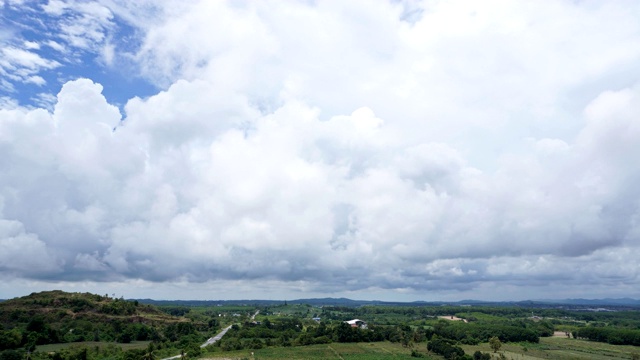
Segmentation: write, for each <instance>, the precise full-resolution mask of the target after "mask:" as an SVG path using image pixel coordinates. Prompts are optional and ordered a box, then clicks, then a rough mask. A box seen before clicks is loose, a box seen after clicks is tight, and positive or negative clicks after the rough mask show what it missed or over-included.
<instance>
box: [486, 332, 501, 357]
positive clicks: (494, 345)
mask: <svg viewBox="0 0 640 360" xmlns="http://www.w3.org/2000/svg"><path fill="white" fill-rule="evenodd" d="M489 346H490V347H491V349H492V350H493V352H494V353H495V352H498V350H500V348H501V347H502V343H501V342H500V339H498V337H497V336H494V337H492V338H491V339H489Z"/></svg>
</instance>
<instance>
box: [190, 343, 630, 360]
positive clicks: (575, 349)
mask: <svg viewBox="0 0 640 360" xmlns="http://www.w3.org/2000/svg"><path fill="white" fill-rule="evenodd" d="M462 348H463V349H464V350H465V352H466V353H467V354H469V355H473V353H474V352H475V351H477V350H479V351H482V352H486V353H492V351H491V349H490V348H489V344H487V343H484V344H479V345H476V346H468V345H463V346H462ZM414 349H416V350H418V351H420V352H421V353H423V354H426V353H427V351H426V345H425V343H421V344H417V345H416V346H414ZM500 353H503V354H504V355H505V356H506V358H507V359H510V360H539V359H557V360H581V359H585V360H612V359H632V354H640V348H638V347H634V346H618V345H609V344H603V343H596V342H590V341H583V340H574V339H566V338H560V337H555V338H542V339H541V340H540V344H529V343H523V344H503V345H502V349H501V350H500ZM252 354H253V355H252ZM202 358H203V359H209V360H223V359H225V360H230V359H250V360H254V359H287V360H302V359H306V360H314V359H318V360H320V359H342V360H365V359H366V360H390V359H415V358H413V357H411V350H410V349H407V348H403V347H402V346H401V345H399V344H394V343H389V342H377V343H352V344H341V343H333V344H325V345H311V346H298V347H285V348H267V349H261V350H242V351H230V352H225V353H212V354H208V355H204V356H203V357H202ZM494 358H495V359H497V355H495V354H494ZM425 359H442V357H440V356H436V355H427V357H425Z"/></svg>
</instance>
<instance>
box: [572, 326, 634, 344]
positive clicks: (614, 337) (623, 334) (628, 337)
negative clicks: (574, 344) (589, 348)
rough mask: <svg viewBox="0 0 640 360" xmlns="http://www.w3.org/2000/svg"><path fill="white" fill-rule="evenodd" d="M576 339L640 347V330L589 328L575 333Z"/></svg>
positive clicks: (583, 328)
mask: <svg viewBox="0 0 640 360" xmlns="http://www.w3.org/2000/svg"><path fill="white" fill-rule="evenodd" d="M573 337H574V338H576V339H587V340H591V341H597V342H606V343H609V344H612V345H634V346H640V330H637V329H636V330H631V329H619V328H612V327H593V326H587V327H582V328H579V329H577V330H575V331H573Z"/></svg>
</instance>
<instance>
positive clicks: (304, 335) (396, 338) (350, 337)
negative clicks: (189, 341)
mask: <svg viewBox="0 0 640 360" xmlns="http://www.w3.org/2000/svg"><path fill="white" fill-rule="evenodd" d="M432 335H433V330H431V329H423V328H419V329H412V328H411V327H410V326H408V325H398V326H375V327H372V328H370V329H361V328H357V327H351V325H349V324H347V323H344V322H341V323H339V324H336V325H334V326H328V325H327V324H326V323H324V322H320V323H319V324H317V325H315V326H307V327H306V328H303V326H302V323H301V322H300V320H299V319H297V318H279V319H277V320H274V321H273V322H272V321H270V320H268V319H267V320H265V321H264V322H262V323H261V324H250V323H245V324H244V325H243V326H238V325H234V326H233V327H232V328H231V329H230V330H229V331H228V332H227V334H226V335H225V336H224V338H223V339H222V340H221V341H219V342H217V343H215V344H214V345H213V347H215V348H220V349H221V350H224V351H228V350H241V349H261V348H263V347H269V346H285V347H286V346H303V345H313V344H327V343H332V342H340V343H349V342H375V341H385V340H387V341H391V342H398V343H402V344H403V345H405V346H409V344H412V343H415V342H423V341H425V340H427V339H428V338H429V337H430V336H432Z"/></svg>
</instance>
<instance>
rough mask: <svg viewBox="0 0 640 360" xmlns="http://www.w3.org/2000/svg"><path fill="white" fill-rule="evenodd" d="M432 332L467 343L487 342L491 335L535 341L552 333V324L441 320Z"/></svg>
mask: <svg viewBox="0 0 640 360" xmlns="http://www.w3.org/2000/svg"><path fill="white" fill-rule="evenodd" d="M434 333H435V334H436V335H438V336H441V337H443V338H446V339H451V340H455V341H459V342H460V343H462V344H468V345H477V344H479V343H481V342H487V341H489V338H491V337H493V336H496V337H498V338H499V339H500V341H502V342H520V341H526V342H531V343H537V342H539V341H540V337H541V336H542V337H545V336H551V335H553V325H551V324H549V323H547V322H533V321H525V320H518V321H504V322H495V321H494V322H470V323H464V322H461V321H446V320H441V321H439V322H438V323H437V324H436V325H435V326H434Z"/></svg>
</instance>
